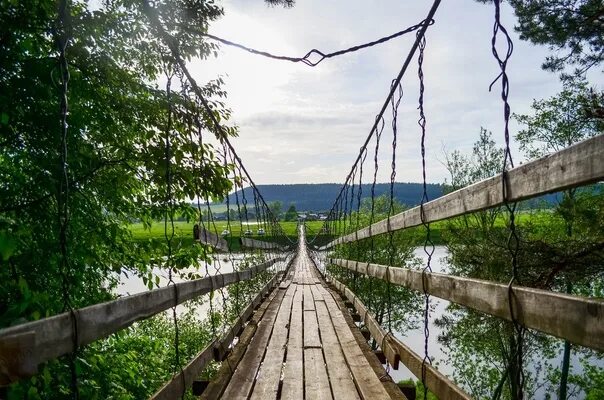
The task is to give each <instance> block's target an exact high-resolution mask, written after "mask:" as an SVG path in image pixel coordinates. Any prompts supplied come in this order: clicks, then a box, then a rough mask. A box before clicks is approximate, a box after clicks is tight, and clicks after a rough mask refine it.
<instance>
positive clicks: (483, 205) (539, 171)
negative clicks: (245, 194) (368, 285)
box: [320, 135, 604, 250]
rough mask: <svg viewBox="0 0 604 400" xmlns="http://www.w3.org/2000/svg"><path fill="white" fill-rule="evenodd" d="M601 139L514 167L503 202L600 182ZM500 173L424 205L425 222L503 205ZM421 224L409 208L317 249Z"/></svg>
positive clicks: (603, 175) (602, 172)
mask: <svg viewBox="0 0 604 400" xmlns="http://www.w3.org/2000/svg"><path fill="white" fill-rule="evenodd" d="M602 160H604V135H599V136H596V137H593V138H590V139H587V140H585V141H583V142H581V143H577V144H575V145H573V146H570V147H568V148H566V149H564V150H561V151H559V152H557V153H554V154H551V155H548V156H545V157H543V158H540V159H538V160H535V161H531V162H529V163H526V164H523V165H520V166H519V167H517V168H514V169H511V170H510V171H508V172H507V180H508V196H507V200H508V201H511V202H514V201H520V200H525V199H529V198H532V197H537V196H540V195H543V194H546V193H552V192H558V191H561V190H564V189H568V188H571V187H577V186H582V185H587V184H589V183H593V182H598V181H600V180H602V179H604V162H603V161H602ZM502 179H503V177H502V175H501V174H500V175H496V176H494V177H491V178H488V179H485V180H483V181H480V182H478V183H475V184H473V185H470V186H466V187H465V188H463V189H459V190H457V191H455V192H453V193H449V194H447V195H445V196H443V197H439V198H438V199H436V200H432V201H430V202H428V203H426V204H424V207H423V208H424V220H425V222H435V221H440V220H443V219H448V218H452V217H457V216H460V215H465V214H469V213H473V212H476V211H481V210H486V209H489V208H493V207H497V206H501V205H503V204H504V198H503V190H502ZM421 224H422V215H421V207H414V208H412V209H410V210H406V211H403V212H401V213H399V214H396V215H394V216H392V217H391V218H390V219H388V218H386V219H383V220H381V221H378V222H376V223H374V224H372V225H370V226H368V227H365V228H362V229H359V230H357V231H356V232H353V233H350V234H348V235H345V236H342V237H339V238H337V239H335V240H333V241H331V242H330V243H328V244H327V245H325V246H323V247H321V248H320V249H321V250H326V249H329V248H331V247H333V246H335V245H337V244H342V243H348V242H355V241H357V240H362V239H367V238H370V237H372V236H376V235H380V234H383V233H387V232H394V231H398V230H401V229H406V228H411V227H414V226H419V225H421Z"/></svg>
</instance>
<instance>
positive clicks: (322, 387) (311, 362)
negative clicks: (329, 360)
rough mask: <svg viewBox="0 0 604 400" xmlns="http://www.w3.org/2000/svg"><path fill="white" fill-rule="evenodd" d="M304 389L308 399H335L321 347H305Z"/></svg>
mask: <svg viewBox="0 0 604 400" xmlns="http://www.w3.org/2000/svg"><path fill="white" fill-rule="evenodd" d="M304 391H305V394H306V396H305V397H304V398H305V399H306V400H331V399H333V397H332V395H331V389H330V388H329V379H328V377H327V369H326V368H325V360H324V359H323V352H322V351H321V349H317V348H310V349H304Z"/></svg>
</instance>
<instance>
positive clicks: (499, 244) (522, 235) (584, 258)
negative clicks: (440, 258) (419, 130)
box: [436, 129, 604, 398]
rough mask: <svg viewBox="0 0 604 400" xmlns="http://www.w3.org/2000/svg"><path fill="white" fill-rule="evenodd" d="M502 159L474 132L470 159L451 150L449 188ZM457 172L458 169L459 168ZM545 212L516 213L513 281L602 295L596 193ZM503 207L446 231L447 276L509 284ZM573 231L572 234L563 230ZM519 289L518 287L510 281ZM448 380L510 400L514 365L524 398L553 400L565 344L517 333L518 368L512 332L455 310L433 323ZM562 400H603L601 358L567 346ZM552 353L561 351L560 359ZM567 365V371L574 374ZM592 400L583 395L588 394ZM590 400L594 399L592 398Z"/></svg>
mask: <svg viewBox="0 0 604 400" xmlns="http://www.w3.org/2000/svg"><path fill="white" fill-rule="evenodd" d="M498 160H501V152H500V151H499V150H498V149H496V148H495V144H494V142H493V141H492V140H491V138H490V133H489V132H487V131H486V130H484V129H483V130H481V137H480V140H479V141H478V142H477V143H476V144H475V146H474V154H473V156H472V157H465V156H463V155H461V154H459V153H453V154H451V155H449V156H448V157H447V167H448V168H449V169H450V171H451V177H452V181H451V182H450V183H451V187H452V188H453V189H455V188H457V187H460V186H465V185H467V184H470V183H472V182H474V181H476V180H479V179H482V178H484V177H485V174H486V175H490V174H491V173H492V172H495V171H496V166H497V165H501V163H498V162H494V161H498ZM462 167H463V168H462ZM561 199H562V200H561V201H560V203H559V204H557V205H556V206H555V208H554V209H553V210H548V212H544V211H540V210H533V211H530V210H529V211H522V212H520V213H517V224H518V226H517V233H518V237H519V242H518V247H519V251H518V264H519V270H518V274H519V284H521V285H522V286H528V287H535V288H540V289H545V290H553V291H558V292H567V293H573V294H580V295H584V296H593V297H602V295H603V293H604V291H603V288H604V282H603V279H602V278H603V275H604V201H603V200H604V196H603V194H602V190H601V187H600V188H584V189H581V190H573V191H567V192H565V193H563V194H562V195H561ZM507 223H508V221H507V215H506V214H504V213H503V212H502V209H492V210H489V211H485V212H479V213H475V214H472V215H468V216H463V217H459V218H456V219H453V220H450V221H447V222H446V224H444V227H445V228H444V229H443V230H444V233H443V237H444V239H445V241H446V242H447V247H448V250H449V256H448V263H449V268H450V273H451V274H453V275H457V276H463V277H470V278H477V279H485V280H490V281H495V282H500V283H504V284H507V283H508V282H509V280H510V277H511V262H510V259H511V257H510V251H509V249H508V239H509V229H508V226H507ZM571 227H572V234H570V230H571ZM516 284H518V283H516ZM436 324H437V325H438V326H439V327H440V328H441V329H442V332H441V335H440V336H439V341H440V342H441V343H442V344H443V345H444V347H445V349H446V350H445V352H446V355H447V358H448V363H449V364H450V365H451V367H452V370H453V373H454V378H455V379H456V380H457V381H459V382H460V383H461V384H462V385H463V386H464V387H465V388H466V389H467V390H468V391H469V392H470V393H471V394H472V395H473V396H474V397H476V398H492V397H494V393H497V392H500V393H501V398H511V394H510V392H511V391H512V386H513V385H516V384H522V381H514V378H513V377H514V373H513V369H515V368H522V371H523V373H524V377H525V380H524V385H525V395H526V397H529V398H530V397H538V398H542V397H547V396H549V395H550V394H551V398H558V397H557V396H556V393H557V392H559V390H562V388H564V389H563V390H566V384H560V382H561V380H562V379H566V378H563V375H564V374H563V371H564V368H563V367H562V366H561V365H559V364H560V362H559V360H560V358H562V359H563V360H564V362H566V363H567V364H569V360H570V358H571V357H570V343H568V342H566V343H565V342H564V341H562V340H559V339H556V338H553V337H551V336H548V335H544V334H541V333H539V332H535V331H531V330H525V331H524V332H523V334H522V336H521V337H520V340H521V343H522V350H523V353H524V357H523V363H522V365H516V363H515V361H514V360H515V357H514V354H513V353H514V352H513V350H512V349H513V348H514V346H515V342H514V341H515V340H518V338H517V337H515V335H514V327H513V324H512V323H511V322H507V321H503V320H500V319H498V318H495V317H491V316H488V315H485V314H482V313H478V312H475V311H472V310H469V309H466V308H464V307H460V306H458V305H455V304H451V305H450V306H449V307H448V308H447V311H446V312H445V313H444V314H443V315H442V316H441V317H440V318H438V319H437V321H436ZM572 349H573V351H574V354H575V360H576V361H577V362H576V363H575V364H576V365H574V366H570V368H569V369H570V374H569V377H568V391H567V393H566V396H567V397H570V396H573V395H576V396H579V397H580V398H584V397H587V398H599V397H597V396H602V395H604V391H603V388H604V370H603V369H602V368H600V367H598V363H599V365H602V363H601V360H602V355H601V354H597V353H596V352H594V351H591V350H589V349H584V348H579V347H573V348H572ZM560 354H563V356H562V357H561V356H560ZM573 367H574V368H575V371H573ZM590 396H591V397H590ZM593 396H595V397H593ZM600 398H601V397H600Z"/></svg>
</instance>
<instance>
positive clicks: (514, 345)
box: [489, 0, 525, 400]
mask: <svg viewBox="0 0 604 400" xmlns="http://www.w3.org/2000/svg"><path fill="white" fill-rule="evenodd" d="M493 4H494V6H495V20H494V23H493V36H492V39H491V50H492V52H493V56H494V58H495V60H496V61H497V64H498V65H499V68H500V69H501V72H500V73H499V75H498V76H497V77H496V78H495V79H494V80H493V82H492V83H491V85H490V86H489V90H491V89H492V88H493V86H494V85H495V83H496V82H497V81H498V80H500V79H501V100H502V102H503V120H504V140H505V151H504V157H503V165H502V174H501V176H502V182H501V183H502V197H503V201H504V206H505V208H506V209H507V211H508V215H509V236H508V239H507V248H508V251H509V253H510V256H511V269H512V271H511V272H512V276H511V278H510V281H509V283H508V305H509V308H510V317H511V320H512V324H513V327H514V334H513V335H512V336H511V338H510V360H509V365H508V369H507V371H509V375H510V385H511V395H512V398H513V399H518V400H521V399H522V398H523V397H524V393H523V392H524V379H525V376H524V371H523V336H524V327H522V325H521V324H520V323H519V322H518V319H517V316H516V314H515V312H514V306H513V289H512V287H513V285H514V283H517V284H520V278H519V276H518V252H519V237H518V232H517V230H516V220H515V211H516V203H513V204H510V203H509V202H508V196H509V187H508V185H509V180H508V174H507V170H508V168H514V161H513V159H512V153H511V150H510V133H509V120H510V115H511V110H510V105H509V102H508V96H509V91H510V85H509V79H508V75H507V71H506V68H507V63H508V61H509V59H510V57H511V56H512V52H513V50H514V43H513V42H512V39H511V37H510V35H509V34H508V32H507V29H506V28H505V27H504V26H503V25H502V23H501V0H493ZM500 32H501V34H502V35H503V39H504V41H505V44H506V48H505V54H504V55H503V57H502V56H500V54H499V52H498V50H497V38H498V36H499V33H500ZM511 365H514V367H515V368H510V366H511Z"/></svg>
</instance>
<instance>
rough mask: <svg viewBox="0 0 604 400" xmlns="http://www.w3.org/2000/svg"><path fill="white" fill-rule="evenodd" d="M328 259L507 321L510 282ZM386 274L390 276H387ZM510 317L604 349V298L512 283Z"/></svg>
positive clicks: (550, 332)
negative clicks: (507, 283)
mask: <svg viewBox="0 0 604 400" xmlns="http://www.w3.org/2000/svg"><path fill="white" fill-rule="evenodd" d="M328 262H329V263H331V264H334V265H338V266H340V267H344V268H347V269H350V270H352V271H357V272H359V273H361V274H365V275H369V276H372V277H374V278H379V279H381V280H383V281H386V282H390V283H392V284H395V285H401V286H406V287H408V288H411V289H414V290H417V291H423V283H422V280H424V281H425V287H426V291H427V292H428V293H429V294H431V295H433V296H436V297H439V298H441V299H445V300H448V301H451V302H453V303H457V304H460V305H462V306H465V307H468V308H472V309H474V310H477V311H480V312H483V313H485V314H489V315H494V316H496V317H499V318H503V319H506V320H508V321H511V316H510V306H509V301H508V297H509V291H508V286H507V285H504V284H501V283H495V282H490V281H485V280H480V279H470V278H462V277H458V276H453V275H446V274H438V273H425V275H424V274H423V273H422V271H418V270H412V269H407V268H396V267H388V266H385V265H379V264H370V263H362V262H357V261H350V260H342V259H328ZM387 274H388V275H389V276H387ZM511 293H512V306H513V308H514V316H515V317H516V319H517V320H518V322H520V323H521V324H522V325H524V326H525V327H527V328H530V329H535V330H538V331H541V332H544V333H547V334H550V335H553V336H556V337H559V338H562V339H567V340H569V341H571V342H573V343H576V344H579V345H581V346H585V347H589V348H592V349H595V350H600V351H601V350H604V300H600V299H591V298H587V297H582V296H573V295H568V294H563V293H557V292H551V291H548V290H540V289H533V288H528V287H521V286H515V287H513V288H512V292H511Z"/></svg>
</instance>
